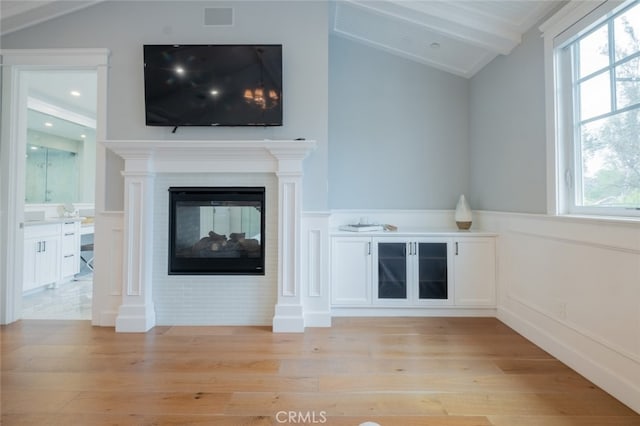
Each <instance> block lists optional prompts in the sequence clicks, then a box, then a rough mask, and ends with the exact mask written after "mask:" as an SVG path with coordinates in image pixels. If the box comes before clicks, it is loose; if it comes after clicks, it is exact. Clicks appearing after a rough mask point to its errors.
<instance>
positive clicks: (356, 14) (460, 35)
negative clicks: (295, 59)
mask: <svg viewBox="0 0 640 426" xmlns="http://www.w3.org/2000/svg"><path fill="white" fill-rule="evenodd" d="M561 3H563V2H561V1H549V0H546V1H530V0H507V1H505V0H493V1H484V0H447V1H445V0H439V1H437V0H385V1H374V0H344V1H339V2H336V3H334V4H333V5H332V22H331V26H332V31H333V32H334V33H335V34H337V35H340V36H343V37H347V38H349V39H352V40H355V41H358V42H361V43H364V44H367V45H370V46H372V47H375V48H379V49H383V50H385V51H388V52H390V53H392V54H395V55H399V56H402V57H405V58H407V59H410V60H413V61H417V62H420V63H423V64H426V65H429V66H432V67H434V68H438V69H441V70H444V71H447V72H450V73H453V74H456V75H460V76H462V77H467V78H468V77H471V76H473V75H474V74H475V73H476V72H478V71H479V70H480V69H482V68H483V67H484V66H485V65H486V64H488V63H489V62H491V60H493V59H494V58H495V57H496V56H498V55H507V54H509V53H510V52H511V51H512V50H513V48H515V47H516V46H517V45H518V44H520V42H521V40H522V35H523V34H524V33H525V32H527V31H528V30H529V29H530V28H531V27H532V26H533V25H534V24H535V23H536V22H538V21H539V20H540V19H541V18H543V17H544V16H546V15H547V14H549V13H550V12H551V11H552V10H553V9H554V8H556V7H558V6H559V5H560V4H561Z"/></svg>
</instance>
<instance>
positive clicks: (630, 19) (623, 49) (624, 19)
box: [614, 5, 640, 61]
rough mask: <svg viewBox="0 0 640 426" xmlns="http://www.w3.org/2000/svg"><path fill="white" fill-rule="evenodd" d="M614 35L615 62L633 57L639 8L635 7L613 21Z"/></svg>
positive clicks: (639, 23)
mask: <svg viewBox="0 0 640 426" xmlns="http://www.w3.org/2000/svg"><path fill="white" fill-rule="evenodd" d="M614 34H615V42H616V49H615V52H616V60H617V61H618V60H620V59H624V58H626V57H627V56H629V55H633V54H634V53H636V52H637V51H638V37H640V7H638V6H637V5H636V6H634V7H632V8H631V9H629V10H627V11H626V12H625V13H623V14H622V15H620V16H618V17H617V18H616V19H615V21H614Z"/></svg>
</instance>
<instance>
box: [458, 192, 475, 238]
mask: <svg viewBox="0 0 640 426" xmlns="http://www.w3.org/2000/svg"><path fill="white" fill-rule="evenodd" d="M472 219H473V217H472V215H471V207H469V203H468V202H467V199H466V198H465V196H464V195H461V196H460V199H459V200H458V204H457V205H456V213H455V220H456V225H457V226H458V229H464V230H467V229H469V228H471V221H472Z"/></svg>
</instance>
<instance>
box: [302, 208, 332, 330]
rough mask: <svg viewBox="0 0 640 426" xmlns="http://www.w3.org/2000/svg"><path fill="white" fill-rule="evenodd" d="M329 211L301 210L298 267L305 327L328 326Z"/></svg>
mask: <svg viewBox="0 0 640 426" xmlns="http://www.w3.org/2000/svg"><path fill="white" fill-rule="evenodd" d="M329 216H330V215H329V213H323V212H319V213H318V212H303V214H302V221H301V231H302V232H301V238H302V244H301V248H302V250H301V253H300V268H301V274H300V277H301V280H302V283H301V284H302V285H301V288H302V304H303V306H304V321H305V326H306V327H329V326H331V307H330V295H329Z"/></svg>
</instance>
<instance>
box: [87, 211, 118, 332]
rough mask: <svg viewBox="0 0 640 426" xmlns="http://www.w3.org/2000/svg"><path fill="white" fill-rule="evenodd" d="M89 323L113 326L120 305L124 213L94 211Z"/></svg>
mask: <svg viewBox="0 0 640 426" xmlns="http://www.w3.org/2000/svg"><path fill="white" fill-rule="evenodd" d="M96 222H98V223H99V226H96V228H95V232H96V233H95V235H94V244H95V252H94V255H95V261H94V265H95V268H96V269H97V271H98V272H97V273H95V274H94V278H93V307H92V312H93V314H92V316H93V321H92V322H93V325H98V326H103V327H113V326H115V323H116V316H117V315H118V309H119V308H120V305H121V304H122V280H123V275H122V274H123V263H122V261H123V258H122V250H123V247H124V241H123V238H124V234H123V226H124V223H123V222H124V213H123V212H103V213H96Z"/></svg>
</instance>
